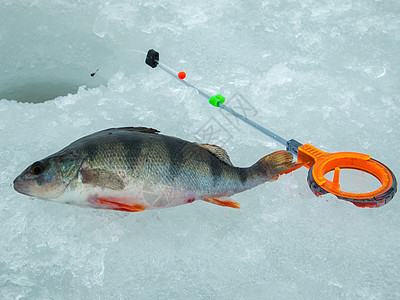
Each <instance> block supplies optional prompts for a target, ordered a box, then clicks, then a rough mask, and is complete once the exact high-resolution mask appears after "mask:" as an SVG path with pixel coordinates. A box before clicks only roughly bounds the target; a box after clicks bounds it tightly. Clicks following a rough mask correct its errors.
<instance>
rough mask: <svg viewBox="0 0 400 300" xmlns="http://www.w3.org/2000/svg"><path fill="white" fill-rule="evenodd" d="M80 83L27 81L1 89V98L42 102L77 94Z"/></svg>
mask: <svg viewBox="0 0 400 300" xmlns="http://www.w3.org/2000/svg"><path fill="white" fill-rule="evenodd" d="M78 87H79V85H78V84H73V83H62V82H51V79H49V82H41V83H26V84H24V85H19V86H15V87H12V88H8V89H5V90H2V91H0V99H8V100H16V101H18V102H30V103H41V102H45V101H48V100H52V99H54V98H57V97H59V96H66V95H68V94H76V92H77V91H78Z"/></svg>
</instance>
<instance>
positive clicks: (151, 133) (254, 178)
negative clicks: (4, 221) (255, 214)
mask: <svg viewBox="0 0 400 300" xmlns="http://www.w3.org/2000/svg"><path fill="white" fill-rule="evenodd" d="M292 160H293V157H292V155H291V154H290V153H289V152H287V151H284V150H281V151H277V152H274V153H272V154H269V155H267V156H265V157H263V158H261V159H260V160H259V161H257V162H256V163H255V164H254V165H252V166H251V167H248V168H239V167H235V166H233V165H232V163H231V161H230V159H229V157H228V155H227V153H226V152H225V150H223V149H222V148H220V147H218V146H215V145H209V144H198V143H192V142H188V141H185V140H182V139H179V138H175V137H170V136H166V135H162V134H159V131H158V130H155V129H151V128H145V127H124V128H111V129H107V130H103V131H99V132H96V133H93V134H91V135H88V136H85V137H83V138H80V139H78V140H76V141H75V142H73V143H72V144H70V145H69V146H67V147H65V148H64V149H62V150H60V151H59V152H57V153H54V154H52V155H50V156H48V157H46V158H44V159H42V160H40V161H37V162H35V163H33V164H32V165H31V166H29V167H28V168H27V169H26V170H24V171H23V172H22V173H21V175H19V176H18V177H17V178H16V179H15V180H14V189H15V190H16V191H17V192H19V193H21V194H25V195H28V196H33V197H37V198H40V199H44V200H50V201H55V202H59V203H66V204H72V205H77V206H82V207H92V208H100V209H113V210H121V211H129V212H136V211H143V210H146V209H157V208H165V207H172V206H176V205H181V204H186V203H191V202H193V201H194V200H204V201H207V202H210V203H213V204H217V205H221V206H228V207H233V208H240V206H239V204H238V203H236V202H234V201H232V200H230V199H229V198H228V197H230V196H232V195H233V194H236V193H239V192H242V191H245V190H248V189H251V188H253V187H255V186H257V185H259V184H261V183H264V182H267V181H273V180H276V179H277V178H278V177H279V175H281V174H285V173H289V172H291V171H293V170H295V169H297V168H299V167H300V166H301V165H300V164H298V163H295V162H293V161H292Z"/></svg>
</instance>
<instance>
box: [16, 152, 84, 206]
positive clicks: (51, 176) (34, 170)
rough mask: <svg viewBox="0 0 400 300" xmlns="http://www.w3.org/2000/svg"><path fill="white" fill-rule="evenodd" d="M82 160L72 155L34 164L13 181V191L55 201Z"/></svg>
mask: <svg viewBox="0 0 400 300" xmlns="http://www.w3.org/2000/svg"><path fill="white" fill-rule="evenodd" d="M81 163H82V160H79V159H78V160H77V159H76V157H75V156H74V155H71V154H66V155H61V156H60V155H52V156H49V157H47V158H45V159H42V160H40V161H37V162H34V163H33V164H32V165H30V166H29V167H28V168H26V169H25V170H24V171H23V172H22V173H21V174H20V175H19V176H18V177H17V178H15V180H14V189H15V190H16V191H17V192H19V193H21V194H24V195H28V196H33V197H37V198H40V199H44V200H52V201H57V198H58V197H60V196H61V195H62V194H63V193H64V192H65V190H66V189H67V187H68V185H69V183H70V182H71V181H72V179H73V178H74V177H75V176H76V174H77V172H78V169H79V167H80V165H81Z"/></svg>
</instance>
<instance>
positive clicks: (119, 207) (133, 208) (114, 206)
mask: <svg viewBox="0 0 400 300" xmlns="http://www.w3.org/2000/svg"><path fill="white" fill-rule="evenodd" d="M95 200H96V203H98V204H103V205H107V206H109V207H107V209H112V210H121V211H128V212H138V211H143V210H145V209H146V207H145V206H144V205H142V204H135V205H128V204H123V203H119V202H114V201H110V200H107V199H100V198H96V199H95Z"/></svg>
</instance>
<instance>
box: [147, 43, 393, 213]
mask: <svg viewBox="0 0 400 300" xmlns="http://www.w3.org/2000/svg"><path fill="white" fill-rule="evenodd" d="M145 63H146V64H147V65H149V66H150V67H152V68H156V67H157V66H159V67H160V68H161V69H162V70H164V71H165V72H167V73H168V74H170V75H171V76H172V77H174V78H176V79H178V80H179V81H180V82H182V83H183V84H185V85H186V86H188V87H191V88H193V89H195V90H196V91H197V92H198V93H199V94H200V95H201V96H203V97H204V98H206V99H207V100H208V101H209V103H210V104H211V105H213V106H215V107H219V108H221V109H223V110H225V111H227V112H228V113H230V114H231V115H233V116H235V117H236V118H238V119H240V120H242V121H243V122H245V123H247V124H248V125H250V126H252V127H253V128H255V129H257V130H258V131H260V132H262V133H264V134H265V135H267V136H269V137H271V138H273V139H274V140H276V141H278V142H279V143H281V144H282V145H283V146H285V147H286V150H287V151H289V152H291V153H292V154H294V155H296V156H297V162H298V163H302V164H303V165H304V166H305V167H306V168H308V169H309V171H308V176H307V182H308V185H309V187H310V189H311V191H312V192H313V193H314V194H315V195H316V196H321V195H324V194H327V193H331V194H333V195H335V196H336V197H338V198H339V199H342V200H346V201H350V202H351V203H353V204H354V205H356V206H358V207H380V206H382V205H385V204H386V203H388V202H389V201H390V200H392V199H393V197H394V195H395V194H396V192H397V180H396V177H395V176H394V174H393V172H392V171H391V170H390V169H389V168H388V167H386V166H385V165H384V164H382V163H381V162H379V161H377V160H375V159H373V158H371V156H370V155H367V154H363V153H357V152H335V153H328V152H324V151H322V150H320V149H318V148H316V147H314V146H312V145H310V144H308V143H306V144H301V143H300V142H298V141H296V140H294V139H291V140H286V139H284V138H282V137H281V136H279V135H277V134H275V133H273V132H272V131H270V130H268V129H267V128H265V127H263V126H261V125H260V124H257V123H256V122H254V121H252V120H250V119H248V118H247V117H245V116H243V115H242V114H240V113H238V112H236V111H235V110H233V109H232V108H230V107H228V106H226V105H225V104H224V102H225V97H223V96H222V95H220V94H217V95H215V96H210V95H208V94H207V93H205V92H204V91H202V90H201V89H199V88H197V87H195V86H194V85H192V84H191V83H189V82H188V81H187V80H185V78H186V73H185V72H176V71H174V70H173V69H171V68H169V67H168V66H166V65H165V64H163V63H160V55H159V53H158V52H157V51H155V50H154V49H150V50H149V51H148V52H147V55H146V60H145ZM341 169H353V170H358V171H362V172H365V173H368V174H370V175H372V176H374V177H375V178H376V179H378V180H379V182H380V183H381V186H380V187H379V188H378V189H376V190H375V191H372V192H368V193H350V192H345V191H342V190H340V184H339V177H340V170H341ZM331 171H334V174H333V180H332V181H330V180H328V179H326V178H325V175H326V174H327V173H329V172H331Z"/></svg>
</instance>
